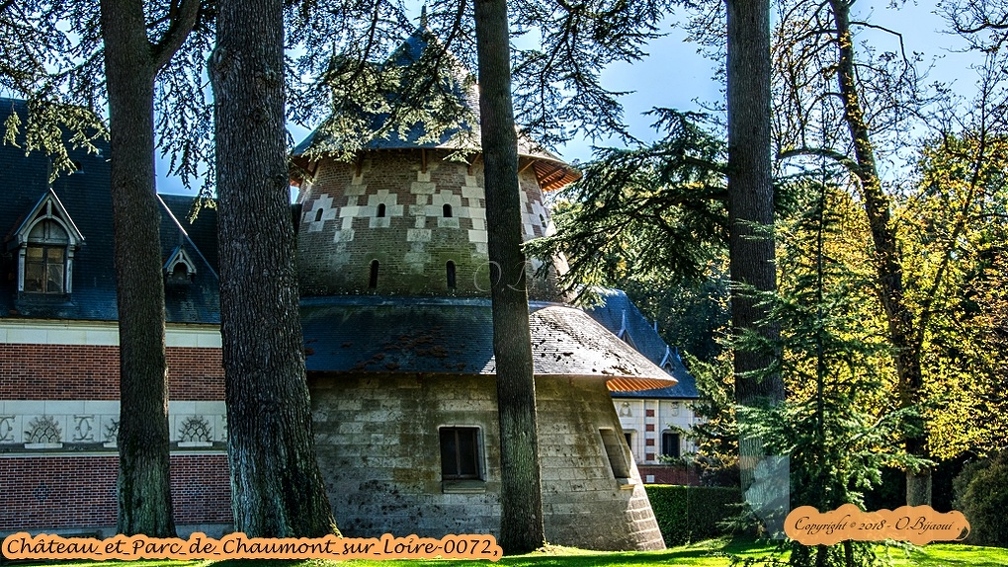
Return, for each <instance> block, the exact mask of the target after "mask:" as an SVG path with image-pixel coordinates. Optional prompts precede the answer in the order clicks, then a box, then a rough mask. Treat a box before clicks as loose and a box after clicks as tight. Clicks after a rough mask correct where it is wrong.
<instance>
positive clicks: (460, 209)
mask: <svg viewBox="0 0 1008 567" xmlns="http://www.w3.org/2000/svg"><path fill="white" fill-rule="evenodd" d="M444 157H445V156H441V155H435V152H431V151H428V152H427V155H426V159H424V158H423V156H422V154H421V152H420V151H418V150H398V151H380V152H378V151H375V152H371V153H369V154H366V155H365V156H364V157H363V158H362V159H361V160H360V161H359V162H358V163H354V164H347V163H338V162H335V161H333V160H328V159H323V160H322V161H321V162H320V163H319V164H318V168H317V169H316V174H315V177H314V179H313V180H312V182H311V183H305V184H304V185H303V186H302V187H301V193H300V195H299V200H300V202H301V203H302V204H303V208H304V214H303V216H302V219H301V224H302V226H301V231H300V237H299V243H298V261H299V269H300V277H301V286H302V294H303V295H305V296H311V295H331V294H345V293H379V294H406V295H445V294H447V295H470V296H480V295H486V294H487V293H488V291H489V277H488V276H489V270H488V268H487V262H488V257H487V229H486V208H485V207H486V201H485V197H484V190H483V171H482V166H481V164H480V163H479V162H477V164H476V165H470V164H467V163H465V162H459V161H450V160H447V159H444ZM519 182H520V187H521V191H520V193H519V195H520V198H521V207H522V225H523V232H524V237H525V238H526V239H530V238H537V237H540V236H543V235H545V234H546V233H547V231H548V228H549V212H548V210H547V209H546V207H545V206H544V205H543V203H542V191H541V190H540V188H539V185H538V182H537V181H536V177H535V175H534V173H533V172H531V171H525V172H522V173H521V174H520V178H519ZM449 272H450V273H451V274H452V275H451V276H450V275H449ZM540 287H541V286H540Z"/></svg>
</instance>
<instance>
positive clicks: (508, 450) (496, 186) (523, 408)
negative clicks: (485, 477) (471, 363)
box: [475, 0, 545, 554]
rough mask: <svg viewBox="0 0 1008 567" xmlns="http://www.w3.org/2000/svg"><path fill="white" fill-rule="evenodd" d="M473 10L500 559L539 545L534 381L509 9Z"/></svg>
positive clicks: (496, 1) (480, 2)
mask: <svg viewBox="0 0 1008 567" xmlns="http://www.w3.org/2000/svg"><path fill="white" fill-rule="evenodd" d="M475 10H476V12H475V17H476V50H477V57H478V61H479V63H478V64H479V83H480V129H481V144H482V148H483V161H484V164H485V166H484V170H483V176H484V184H485V187H486V215H487V238H488V245H487V248H488V253H489V256H490V278H491V279H490V293H491V297H492V303H493V330H494V339H493V343H494V357H495V358H496V361H497V407H498V416H499V421H500V439H501V498H500V500H501V530H500V545H501V547H502V548H503V549H504V552H505V553H509V554H513V553H524V552H527V551H531V550H533V549H536V548H538V547H540V546H542V545H543V543H544V542H545V535H544V530H543V513H542V483H541V479H540V470H539V442H538V438H537V435H538V432H537V430H536V398H535V381H534V378H533V373H532V339H531V334H530V331H529V312H528V290H527V287H526V280H525V273H526V272H525V255H524V254H523V253H522V251H521V242H522V233H521V209H520V207H521V202H520V200H519V195H518V191H519V190H520V189H519V186H518V139H517V135H516V133H515V123H514V109H513V106H512V102H511V64H510V53H511V51H510V41H509V35H508V20H507V3H506V2H505V1H504V0H476V5H475Z"/></svg>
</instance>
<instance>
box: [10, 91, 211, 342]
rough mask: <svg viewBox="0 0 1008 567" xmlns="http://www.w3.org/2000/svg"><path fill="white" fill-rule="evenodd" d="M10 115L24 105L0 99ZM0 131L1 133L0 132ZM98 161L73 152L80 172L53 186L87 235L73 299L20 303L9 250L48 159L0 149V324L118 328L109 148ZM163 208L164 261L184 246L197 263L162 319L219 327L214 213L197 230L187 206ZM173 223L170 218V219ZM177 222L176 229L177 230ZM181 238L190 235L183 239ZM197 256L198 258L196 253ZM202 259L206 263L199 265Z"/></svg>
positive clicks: (44, 183) (170, 292) (42, 183)
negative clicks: (57, 322)
mask: <svg viewBox="0 0 1008 567" xmlns="http://www.w3.org/2000/svg"><path fill="white" fill-rule="evenodd" d="M12 111H16V112H18V113H21V114H22V120H23V121H24V115H25V113H26V107H25V103H24V102H23V101H18V100H12V99H5V98H0V123H2V122H3V121H4V120H5V119H6V118H7V117H8V116H9V115H10V113H11V112H12ZM0 128H2V126H0ZM96 145H97V146H98V147H99V148H100V152H99V153H98V154H88V153H87V152H85V151H83V150H71V151H70V157H71V159H72V160H74V161H75V162H76V163H77V164H79V166H80V169H79V170H78V171H76V172H74V173H72V174H64V175H61V176H59V177H58V178H56V180H55V181H53V183H52V190H53V192H54V193H55V194H56V196H57V197H58V198H59V201H60V202H61V203H62V204H63V206H64V208H65V209H66V212H67V214H68V215H69V216H70V218H71V219H72V220H73V222H74V224H75V225H76V226H77V228H78V229H79V230H80V233H81V234H82V235H83V236H84V242H83V244H82V245H81V246H80V248H78V249H77V250H76V252H75V253H74V259H73V292H72V293H71V294H70V296H69V298H68V300H64V299H63V298H62V297H61V298H60V299H59V300H56V301H54V298H46V297H41V298H40V297H38V296H36V297H35V298H31V297H27V298H22V299H19V298H18V297H17V295H18V293H17V281H18V265H17V250H16V249H13V250H12V249H10V246H9V243H10V241H11V238H12V236H13V233H14V231H16V230H17V227H18V226H20V225H21V223H22V222H23V221H24V216H25V215H26V214H27V213H28V212H29V211H30V210H31V209H32V207H33V206H34V205H35V204H36V203H37V202H38V200H39V199H40V198H41V197H42V196H43V195H44V194H45V193H46V192H47V191H48V189H49V184H48V175H49V158H48V157H47V156H45V155H44V154H42V153H39V152H32V153H31V154H29V155H27V156H26V155H25V153H24V151H23V150H22V149H20V148H17V147H14V146H11V145H7V144H2V145H0V187H2V188H3V189H2V191H3V204H2V205H0V235H3V241H4V243H3V246H0V318H18V317H21V318H33V319H76V320H92V321H115V320H116V319H117V317H118V309H117V306H116V290H115V269H114V259H113V242H112V241H113V236H112V219H111V211H112V202H111V191H110V186H111V177H110V175H111V173H110V166H109V161H108V153H109V151H108V144H107V143H106V142H99V143H98V144H96ZM162 199H163V201H164V203H165V206H164V207H162V208H161V211H162V222H161V245H162V261H164V260H166V259H167V258H168V256H169V254H171V251H172V250H174V249H175V247H176V246H178V245H179V244H180V242H182V244H183V245H184V246H185V247H186V249H187V252H188V253H189V255H190V256H191V257H192V258H193V259H194V260H195V261H196V262H197V266H196V268H197V271H196V275H195V278H194V280H193V282H192V284H190V285H186V286H177V287H174V288H172V287H171V286H169V289H166V298H165V304H166V305H165V308H166V317H167V320H168V321H169V322H173V323H211V324H218V323H220V312H219V307H218V304H219V300H218V297H219V294H218V282H217V278H216V275H215V273H214V269H215V268H214V266H216V259H217V237H216V222H217V218H216V211H214V210H204V211H203V212H201V213H200V216H199V218H198V219H197V220H196V222H195V224H190V223H188V222H187V221H186V212H187V211H188V209H189V206H190V203H191V202H192V199H191V198H190V197H186V196H177V195H164V196H162ZM173 217H174V218H173ZM176 220H177V221H178V224H176ZM183 232H185V233H188V235H189V238H185V236H184V235H183ZM200 253H201V254H202V256H201V254H200ZM203 257H205V258H206V260H207V261H203V260H202V259H201V258H203Z"/></svg>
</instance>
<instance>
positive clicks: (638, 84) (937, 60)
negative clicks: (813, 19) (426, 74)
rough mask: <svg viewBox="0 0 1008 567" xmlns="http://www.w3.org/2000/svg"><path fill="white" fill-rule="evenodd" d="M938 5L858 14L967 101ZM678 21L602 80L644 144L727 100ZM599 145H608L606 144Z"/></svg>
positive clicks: (162, 185) (584, 154) (864, 9)
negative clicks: (683, 114)
mask: <svg viewBox="0 0 1008 567" xmlns="http://www.w3.org/2000/svg"><path fill="white" fill-rule="evenodd" d="M936 1H937V0H921V1H920V2H917V3H914V2H913V1H908V2H906V3H905V4H903V5H902V6H901V8H900V9H898V10H895V9H891V8H888V5H889V0H868V1H864V0H862V1H860V2H858V3H857V4H855V8H856V14H855V15H856V17H859V18H860V19H869V20H870V21H871V22H872V23H873V24H876V25H880V26H885V27H889V28H891V29H894V30H898V31H901V32H902V33H903V38H904V42H905V45H906V49H907V50H908V51H911V52H913V51H916V52H921V53H923V54H924V58H925V62H931V61H933V62H934V67H933V69H932V71H931V74H930V76H929V78H930V80H932V81H942V82H945V83H951V84H953V89H954V91H955V92H957V93H959V94H961V95H962V96H965V97H967V98H968V97H969V95H970V93H971V92H972V90H973V83H974V81H975V79H976V75H975V73H973V72H972V71H971V70H970V69H969V66H970V65H971V64H973V63H975V62H976V61H977V56H976V55H975V54H967V53H962V52H961V51H962V49H963V47H964V43H963V42H962V40H961V39H959V38H958V37H956V36H954V35H951V34H947V33H944V32H943V31H942V30H943V29H944V27H945V22H944V21H943V20H942V19H941V18H940V17H938V16H937V15H935V14H934V13H933V11H934V10H935V4H936ZM675 18H676V16H675V15H670V17H669V18H668V20H667V22H666V31H667V32H668V33H667V35H665V36H664V37H661V38H659V39H657V40H654V41H653V42H652V43H651V44H650V45H649V47H648V49H647V51H648V53H649V55H648V56H647V57H645V58H644V59H643V60H641V61H637V62H634V63H632V64H619V65H614V66H612V67H611V68H609V69H607V70H606V71H605V72H604V73H603V77H602V78H603V84H605V85H606V86H607V87H608V88H611V89H613V90H620V91H633V92H632V93H631V94H628V95H626V96H624V97H623V99H622V103H623V105H624V111H625V120H626V122H627V124H628V125H629V128H630V132H631V134H633V135H634V136H636V137H638V138H640V139H642V140H645V141H646V140H649V139H651V138H652V136H653V134H652V131H651V129H650V123H651V121H652V120H651V118H650V117H647V116H644V115H643V113H644V112H646V111H647V110H649V109H651V108H652V107H654V106H665V107H672V108H678V109H680V110H700V109H701V104H700V103H704V102H705V103H711V102H714V103H718V102H720V101H721V100H722V98H723V93H722V92H721V88H720V85H719V84H717V83H716V82H715V81H713V80H712V77H713V75H714V71H715V67H717V66H720V65H723V63H722V62H720V61H712V60H710V59H707V58H705V57H704V56H702V55H700V54H698V53H697V47H698V46H697V45H696V44H693V43H687V42H685V41H684V38H685V33H684V32H683V30H681V29H677V28H675V27H674V26H673V23H674V22H675ZM862 37H863V38H865V39H867V40H868V41H870V42H872V44H873V45H875V46H876V47H877V48H878V49H895V48H896V46H897V45H898V44H897V40H896V39H895V38H894V37H892V36H890V35H888V34H885V33H882V32H878V31H871V30H868V31H865V32H863V36H862ZM289 129H290V131H291V133H292V135H293V137H294V139H295V141H300V140H301V139H302V138H304V137H305V136H306V135H307V134H308V132H309V130H307V129H305V128H301V127H298V126H296V125H290V126H289ZM595 143H597V144H600V145H606V142H605V141H599V142H595ZM592 144H593V142H592V141H591V140H586V139H575V140H572V141H571V142H569V143H568V144H566V145H564V146H562V147H560V148H558V150H559V153H560V154H561V155H562V156H563V157H564V158H565V159H567V160H568V161H574V160H578V161H587V160H589V159H590V158H591V147H592ZM166 170H167V164H166V162H165V161H164V160H160V161H159V163H158V172H159V177H158V189H159V190H160V191H161V192H166V193H186V191H185V190H184V189H183V188H182V186H181V182H180V181H179V180H177V179H171V178H167V177H165V176H164V172H165V171H166Z"/></svg>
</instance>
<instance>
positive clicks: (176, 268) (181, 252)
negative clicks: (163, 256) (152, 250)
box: [164, 244, 196, 284]
mask: <svg viewBox="0 0 1008 567" xmlns="http://www.w3.org/2000/svg"><path fill="white" fill-rule="evenodd" d="M164 274H165V283H168V284H187V283H191V282H192V279H193V276H195V275H196V263H195V262H193V260H192V257H190V256H189V253H188V252H186V250H185V248H184V247H183V246H182V245H181V244H179V245H178V246H176V247H175V249H174V250H172V252H171V254H169V255H168V260H167V261H166V262H165V263H164Z"/></svg>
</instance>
